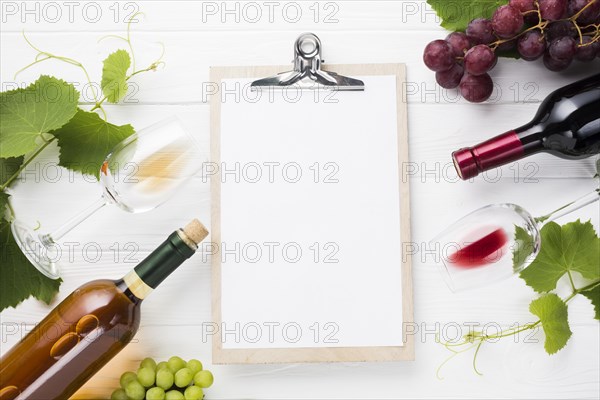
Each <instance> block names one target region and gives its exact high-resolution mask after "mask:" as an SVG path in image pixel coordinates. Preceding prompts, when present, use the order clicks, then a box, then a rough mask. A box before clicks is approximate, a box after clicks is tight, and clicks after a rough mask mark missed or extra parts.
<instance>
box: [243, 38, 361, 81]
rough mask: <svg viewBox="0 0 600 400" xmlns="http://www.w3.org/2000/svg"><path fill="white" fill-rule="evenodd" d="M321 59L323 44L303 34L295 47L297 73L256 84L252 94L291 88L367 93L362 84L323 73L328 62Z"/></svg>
mask: <svg viewBox="0 0 600 400" xmlns="http://www.w3.org/2000/svg"><path fill="white" fill-rule="evenodd" d="M321 56H322V45H321V40H320V39H319V38H318V37H317V35H315V34H313V33H304V34H302V35H301V36H300V37H299V38H298V39H297V40H296V43H295V45H294V70H293V71H289V72H282V73H280V74H278V75H276V76H273V77H271V78H265V79H260V80H258V81H255V82H253V83H252V86H251V90H253V91H256V90H259V89H262V88H271V89H283V88H286V87H288V86H296V87H299V88H301V89H313V90H314V89H326V90H353V91H362V90H365V84H364V82H363V81H360V80H358V79H353V78H349V77H346V76H342V75H339V74H336V73H335V72H330V71H323V70H321V64H322V63H324V62H325V61H324V60H323V58H322V57H321Z"/></svg>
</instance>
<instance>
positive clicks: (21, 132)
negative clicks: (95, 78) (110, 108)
mask: <svg viewBox="0 0 600 400" xmlns="http://www.w3.org/2000/svg"><path fill="white" fill-rule="evenodd" d="M78 100H79V93H78V92H77V91H76V90H75V87H73V85H71V84H68V83H67V82H65V81H63V80H60V79H56V78H52V77H50V76H46V75H42V76H41V77H40V78H39V79H38V80H37V81H36V82H34V83H32V84H31V85H29V86H28V87H26V88H25V89H16V90H11V91H9V92H4V93H0V157H4V158H7V157H18V156H22V155H24V154H27V153H29V152H30V151H33V150H35V149H36V147H37V144H36V142H37V139H38V137H39V136H40V135H41V134H42V133H48V132H50V131H52V130H54V129H58V128H60V127H61V126H63V125H64V124H66V123H67V122H69V120H70V119H71V118H73V116H74V115H75V112H76V111H77V101H78Z"/></svg>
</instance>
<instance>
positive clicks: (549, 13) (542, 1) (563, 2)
mask: <svg viewBox="0 0 600 400" xmlns="http://www.w3.org/2000/svg"><path fill="white" fill-rule="evenodd" d="M538 1H539V5H540V12H541V14H542V18H543V19H546V20H548V21H556V20H559V19H561V18H563V17H565V16H566V15H567V0H538Z"/></svg>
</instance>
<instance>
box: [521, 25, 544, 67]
mask: <svg viewBox="0 0 600 400" xmlns="http://www.w3.org/2000/svg"><path fill="white" fill-rule="evenodd" d="M517 50H518V51H519V54H520V55H521V57H523V59H524V60H527V61H533V60H537V59H538V58H540V57H541V56H542V55H543V54H544V51H545V50H546V40H545V39H544V36H543V35H542V32H541V31H538V30H534V31H529V32H527V33H526V34H525V35H523V36H521V38H520V39H519V43H518V44H517Z"/></svg>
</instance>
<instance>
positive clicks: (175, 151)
mask: <svg viewBox="0 0 600 400" xmlns="http://www.w3.org/2000/svg"><path fill="white" fill-rule="evenodd" d="M204 161H205V157H204V155H203V154H202V153H201V151H200V148H199V146H198V145H197V144H196V142H195V141H194V140H193V138H192V137H191V136H190V135H189V134H188V132H187V131H186V130H185V128H184V127H183V124H182V123H181V121H180V120H179V119H178V118H176V117H171V118H168V119H166V120H163V121H161V122H158V123H156V124H154V125H152V126H149V127H147V128H145V129H143V130H141V131H139V132H137V133H136V134H134V135H132V136H130V137H129V138H127V139H125V140H124V141H123V142H121V143H119V144H118V145H117V146H116V147H115V148H114V149H113V150H112V151H111V152H110V154H109V155H108V156H107V157H106V160H105V161H104V163H103V164H102V167H101V170H100V183H101V184H102V188H103V193H102V196H101V197H100V198H99V199H98V200H97V201H96V202H95V203H94V204H92V205H90V206H89V207H88V208H87V209H85V210H84V211H82V212H81V213H80V214H78V215H76V216H75V217H73V218H72V219H71V220H69V221H68V222H67V223H65V224H64V225H63V226H61V227H60V228H58V229H57V230H55V231H54V232H51V233H45V232H38V231H36V230H34V229H32V228H31V227H29V226H28V225H26V224H24V223H22V222H20V221H18V220H16V221H14V222H13V224H12V232H13V235H14V237H15V239H16V241H17V243H18V244H19V247H20V248H21V250H22V251H23V253H24V254H25V256H26V257H27V258H28V259H29V261H30V262H31V263H32V264H33V265H34V266H35V267H36V268H37V269H38V270H39V271H40V272H41V273H43V274H44V275H46V276H47V277H49V278H51V279H58V278H59V277H60V266H59V260H58V258H60V257H59V256H58V254H59V252H57V242H58V241H59V240H60V239H62V238H63V237H64V236H65V235H66V234H67V233H69V232H71V231H72V230H73V229H74V228H75V227H77V226H78V225H79V224H80V223H82V222H83V221H85V220H86V219H87V218H89V217H90V216H91V215H93V214H94V213H96V212H97V211H98V210H100V209H101V208H103V207H104V206H106V205H109V204H114V205H116V206H118V207H119V208H121V209H123V210H125V211H127V212H131V213H141V212H146V211H150V210H153V209H155V208H156V207H158V206H160V205H162V204H163V203H165V202H166V201H167V200H169V199H170V198H171V197H173V195H174V194H175V192H176V191H177V189H179V188H180V187H181V186H183V185H184V184H185V183H186V182H187V181H189V180H190V179H191V178H192V177H193V176H195V175H196V174H198V172H199V171H201V170H202V166H203V164H204Z"/></svg>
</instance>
